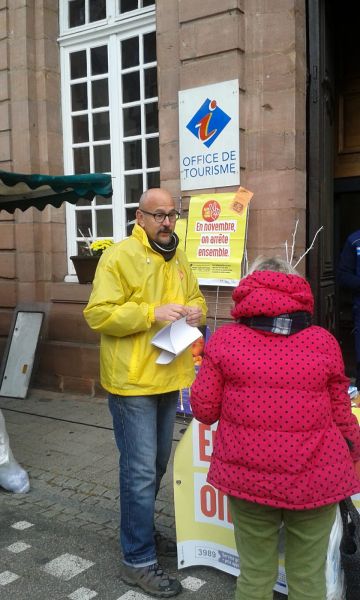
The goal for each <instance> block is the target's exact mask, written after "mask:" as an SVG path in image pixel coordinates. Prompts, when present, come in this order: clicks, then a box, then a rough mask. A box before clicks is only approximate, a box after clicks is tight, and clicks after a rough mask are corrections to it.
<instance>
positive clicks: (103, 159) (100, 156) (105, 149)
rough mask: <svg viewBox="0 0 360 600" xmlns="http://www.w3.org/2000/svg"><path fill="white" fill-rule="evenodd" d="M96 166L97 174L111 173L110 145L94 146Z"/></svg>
mask: <svg viewBox="0 0 360 600" xmlns="http://www.w3.org/2000/svg"><path fill="white" fill-rule="evenodd" d="M94 166H95V171H96V173H107V172H109V171H111V156H110V145H108V144H106V146H94Z"/></svg>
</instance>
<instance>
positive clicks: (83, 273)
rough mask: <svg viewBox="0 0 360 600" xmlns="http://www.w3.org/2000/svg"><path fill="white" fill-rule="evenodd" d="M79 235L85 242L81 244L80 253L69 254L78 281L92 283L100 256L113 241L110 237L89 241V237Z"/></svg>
mask: <svg viewBox="0 0 360 600" xmlns="http://www.w3.org/2000/svg"><path fill="white" fill-rule="evenodd" d="M81 235H82V237H83V238H84V242H85V244H84V245H83V246H81V248H80V253H79V254H77V255H76V256H70V259H71V260H72V262H73V265H74V268H75V272H76V275H77V278H78V280H79V283H92V281H93V279H94V276H95V271H96V267H97V264H98V262H99V259H100V256H101V255H102V253H103V252H104V250H106V248H108V247H109V246H111V245H112V244H113V243H114V242H113V240H110V239H102V240H93V241H92V242H90V239H89V238H86V237H85V236H84V235H83V234H81Z"/></svg>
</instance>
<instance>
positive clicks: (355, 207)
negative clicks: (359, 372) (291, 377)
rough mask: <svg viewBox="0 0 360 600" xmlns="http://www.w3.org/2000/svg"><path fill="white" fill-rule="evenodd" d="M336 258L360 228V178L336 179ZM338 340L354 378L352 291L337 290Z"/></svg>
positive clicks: (350, 373) (339, 288)
mask: <svg viewBox="0 0 360 600" xmlns="http://www.w3.org/2000/svg"><path fill="white" fill-rule="evenodd" d="M334 191H335V224H336V227H335V257H336V259H337V260H338V258H339V256H340V252H341V249H342V247H343V245H344V243H345V240H346V238H347V237H348V235H349V234H350V233H352V232H353V231H355V230H356V229H360V177H349V178H339V179H336V180H335V190H334ZM336 312H337V317H338V319H337V323H338V328H337V337H338V339H339V342H340V345H341V348H342V352H343V356H344V361H345V365H346V372H347V375H348V376H349V377H355V371H356V360H355V352H354V347H355V341H354V324H353V317H352V292H351V291H350V290H346V289H344V288H341V287H339V286H337V287H336Z"/></svg>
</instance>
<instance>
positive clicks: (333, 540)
mask: <svg viewBox="0 0 360 600" xmlns="http://www.w3.org/2000/svg"><path fill="white" fill-rule="evenodd" d="M342 533H343V525H342V520H341V514H340V508H339V507H337V509H336V517H335V521H334V525H333V527H332V530H331V534H330V540H329V546H328V552H327V558H326V591H327V595H326V600H344V599H345V585H344V572H343V570H342V567H341V559H340V542H341V537H342Z"/></svg>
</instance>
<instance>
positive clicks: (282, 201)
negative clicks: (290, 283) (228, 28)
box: [242, 0, 306, 271]
mask: <svg viewBox="0 0 360 600" xmlns="http://www.w3.org/2000/svg"><path fill="white" fill-rule="evenodd" d="M305 32H306V22H305V3H304V2H300V1H298V0H271V1H270V0H249V1H247V2H246V52H245V60H246V95H245V103H246V109H245V110H246V116H245V132H244V137H243V142H244V143H243V144H242V151H243V154H245V157H244V159H243V164H245V172H244V177H243V182H244V185H245V186H246V187H248V188H249V189H251V190H252V191H253V192H254V198H253V200H252V202H251V211H250V218H249V229H248V250H249V258H250V259H252V258H254V257H255V256H256V255H257V254H264V255H272V254H280V255H281V256H283V257H285V254H284V243H285V240H286V239H287V240H288V243H289V244H290V245H291V242H292V232H293V230H294V225H295V221H296V219H299V227H298V232H297V236H296V248H295V257H297V256H299V255H300V254H301V253H302V252H303V251H304V246H305V240H306V163H305V152H306V137H305V136H306V40H305ZM301 269H302V271H304V269H305V264H302V265H301Z"/></svg>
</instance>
